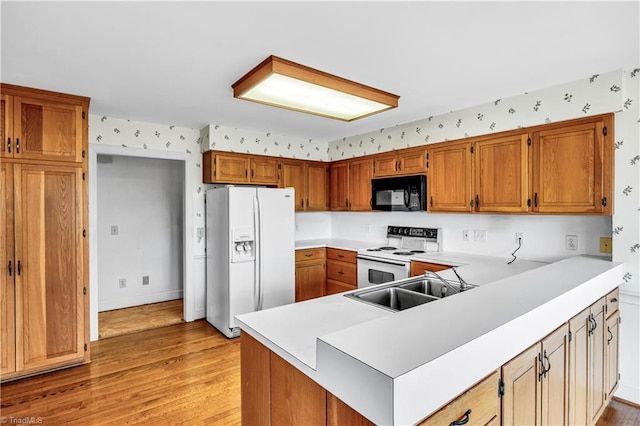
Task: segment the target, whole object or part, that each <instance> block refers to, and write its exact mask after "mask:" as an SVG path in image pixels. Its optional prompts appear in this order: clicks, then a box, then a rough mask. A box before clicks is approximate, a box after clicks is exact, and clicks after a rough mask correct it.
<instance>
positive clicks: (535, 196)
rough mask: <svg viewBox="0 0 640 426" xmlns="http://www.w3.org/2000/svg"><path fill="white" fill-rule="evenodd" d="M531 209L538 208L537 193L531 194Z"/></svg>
mask: <svg viewBox="0 0 640 426" xmlns="http://www.w3.org/2000/svg"><path fill="white" fill-rule="evenodd" d="M533 207H538V193H537V192H536V193H535V194H533Z"/></svg>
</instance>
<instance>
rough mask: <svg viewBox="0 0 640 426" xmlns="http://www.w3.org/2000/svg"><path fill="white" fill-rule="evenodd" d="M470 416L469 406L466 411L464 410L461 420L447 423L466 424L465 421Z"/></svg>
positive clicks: (455, 425) (467, 420) (450, 425)
mask: <svg viewBox="0 0 640 426" xmlns="http://www.w3.org/2000/svg"><path fill="white" fill-rule="evenodd" d="M470 417H471V408H469V409H468V410H467V411H465V412H464V416H463V418H462V420H455V421H453V422H451V423H449V426H460V425H466V424H467V423H469V418H470Z"/></svg>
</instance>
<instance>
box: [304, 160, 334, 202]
mask: <svg viewBox="0 0 640 426" xmlns="http://www.w3.org/2000/svg"><path fill="white" fill-rule="evenodd" d="M328 205H329V166H328V165H327V164H308V165H307V207H306V209H307V210H309V211H326V210H327V209H328V207H329V206H328Z"/></svg>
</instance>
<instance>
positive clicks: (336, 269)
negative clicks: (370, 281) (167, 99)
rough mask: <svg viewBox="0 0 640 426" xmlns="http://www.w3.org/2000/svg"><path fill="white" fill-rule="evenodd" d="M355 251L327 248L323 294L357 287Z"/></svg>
mask: <svg viewBox="0 0 640 426" xmlns="http://www.w3.org/2000/svg"><path fill="white" fill-rule="evenodd" d="M356 262H357V261H356V252H355V251H351V250H340V249H335V248H327V287H326V290H325V294H327V295H328V294H335V293H342V292H344V291H350V290H355V289H356V288H358V265H357V263H356Z"/></svg>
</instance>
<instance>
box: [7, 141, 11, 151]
mask: <svg viewBox="0 0 640 426" xmlns="http://www.w3.org/2000/svg"><path fill="white" fill-rule="evenodd" d="M7 152H8V153H9V154H11V138H7Z"/></svg>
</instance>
